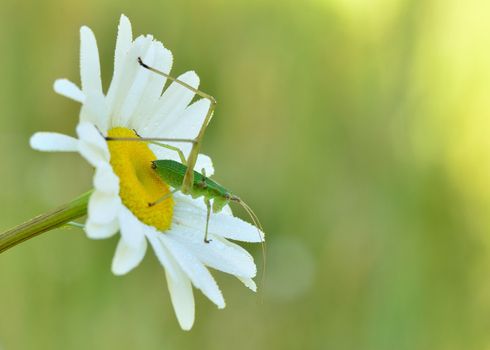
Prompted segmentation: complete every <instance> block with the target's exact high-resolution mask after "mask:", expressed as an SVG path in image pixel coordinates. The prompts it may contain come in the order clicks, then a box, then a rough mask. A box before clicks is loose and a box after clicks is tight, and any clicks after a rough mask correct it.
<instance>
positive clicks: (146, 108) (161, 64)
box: [129, 41, 172, 135]
mask: <svg viewBox="0 0 490 350" xmlns="http://www.w3.org/2000/svg"><path fill="white" fill-rule="evenodd" d="M151 48H152V50H148V52H147V57H146V58H144V59H143V62H144V63H145V64H147V65H148V66H150V67H153V68H155V69H157V70H159V71H162V72H164V73H168V72H170V69H171V67H172V53H171V52H170V51H169V50H167V49H166V48H164V47H163V44H162V43H160V42H158V41H154V42H152V45H151ZM150 52H153V55H149V54H150ZM141 69H144V70H147V69H146V68H143V67H141ZM149 73H150V74H149V76H148V80H147V81H146V83H145V85H144V90H143V91H142V92H141V98H140V100H139V102H138V104H137V106H136V108H135V110H134V112H133V117H132V118H131V120H130V123H129V127H131V128H134V129H136V130H140V131H141V132H143V133H144V128H145V127H148V126H149V125H150V122H151V120H152V119H153V111H154V110H155V106H156V104H157V102H158V100H159V98H160V95H161V94H162V90H163V86H164V85H165V81H166V80H167V79H166V77H164V76H162V75H160V74H157V73H155V72H149ZM142 135H143V134H142Z"/></svg>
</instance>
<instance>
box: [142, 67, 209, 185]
mask: <svg viewBox="0 0 490 350" xmlns="http://www.w3.org/2000/svg"><path fill="white" fill-rule="evenodd" d="M138 63H139V64H140V65H141V66H142V67H143V68H146V69H148V70H150V71H152V72H153V73H156V74H158V75H161V76H164V77H166V78H167V79H170V80H172V81H174V82H176V83H177V84H180V85H182V86H183V87H185V88H187V89H189V90H191V91H192V92H194V93H195V94H197V95H199V96H201V97H203V98H205V99H208V100H209V101H210V102H211V103H210V105H209V109H208V111H207V113H206V117H205V118H204V122H203V123H202V126H201V129H200V130H199V133H198V134H197V136H196V138H195V139H194V140H193V144H192V149H191V152H190V153H189V157H188V158H187V171H186V173H185V175H184V180H183V182H182V189H181V191H182V193H184V194H189V193H190V191H191V189H192V185H193V182H194V166H195V165H196V161H197V156H198V154H199V148H200V147H201V141H202V138H203V137H204V133H205V132H206V127H207V126H208V124H209V122H210V121H211V118H212V117H213V112H214V109H215V107H216V99H215V98H214V97H213V96H211V95H209V94H207V93H205V92H202V91H200V90H198V89H196V88H194V87H192V86H191V85H189V84H187V83H186V82H183V81H181V80H179V79H177V78H174V77H171V76H170V75H168V74H167V73H164V72H162V71H160V70H158V69H156V68H153V67H150V66H148V65H147V64H145V63H144V62H143V60H142V59H141V57H138Z"/></svg>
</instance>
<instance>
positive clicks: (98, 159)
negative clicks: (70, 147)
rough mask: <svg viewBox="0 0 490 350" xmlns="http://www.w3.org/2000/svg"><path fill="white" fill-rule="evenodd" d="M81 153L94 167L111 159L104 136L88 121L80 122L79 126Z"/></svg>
mask: <svg viewBox="0 0 490 350" xmlns="http://www.w3.org/2000/svg"><path fill="white" fill-rule="evenodd" d="M77 134H78V137H79V140H80V142H79V144H78V150H79V152H80V154H81V155H82V156H83V157H84V158H85V159H86V160H87V161H88V162H89V163H90V164H92V165H93V166H94V167H97V166H99V164H100V163H102V162H108V161H109V159H110V154H109V148H108V147H107V142H106V141H105V139H104V137H103V136H102V135H101V134H100V133H99V131H98V130H97V129H96V128H95V126H94V125H93V124H91V123H88V122H83V121H82V122H80V123H79V124H78V126H77Z"/></svg>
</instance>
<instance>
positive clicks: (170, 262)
mask: <svg viewBox="0 0 490 350" xmlns="http://www.w3.org/2000/svg"><path fill="white" fill-rule="evenodd" d="M160 235H162V233H160V232H158V231H156V230H155V229H154V228H150V227H148V230H147V231H146V236H147V238H148V240H149V241H150V243H151V245H152V247H153V251H154V252H155V255H156V256H157V258H158V260H159V261H160V263H161V264H162V266H163V268H164V269H165V275H166V277H167V284H168V290H169V292H170V298H171V299H172V305H173V306H174V310H175V314H176V316H177V320H178V321H179V324H180V326H181V327H182V329H184V330H189V329H191V328H192V325H193V324H194V295H193V294H192V285H191V282H190V279H189V277H187V275H186V274H185V273H184V271H183V270H182V269H181V267H180V266H179V264H178V263H177V262H176V261H175V259H174V257H173V256H172V254H170V252H169V251H168V249H167V248H166V247H165V246H164V245H163V244H162V242H161V241H160V240H159V239H158V237H159V236H160Z"/></svg>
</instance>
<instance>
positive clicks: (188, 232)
mask: <svg viewBox="0 0 490 350" xmlns="http://www.w3.org/2000/svg"><path fill="white" fill-rule="evenodd" d="M167 235H168V236H169V237H172V238H173V239H174V240H176V241H178V242H180V243H181V244H182V245H184V246H185V247H186V248H187V249H188V250H189V251H190V252H191V253H192V254H194V255H195V256H196V257H197V258H198V259H199V260H200V261H201V262H202V263H204V264H205V265H207V266H209V267H212V268H214V269H217V270H220V271H223V272H226V273H229V274H232V275H236V276H242V277H248V278H251V277H254V276H255V275H256V273H257V268H256V267H255V263H254V261H253V258H252V256H251V255H250V254H249V253H248V252H247V251H246V250H245V249H243V248H242V247H240V246H238V245H236V244H234V243H231V242H228V241H226V239H224V238H220V237H215V236H212V235H211V236H210V239H211V241H210V242H209V243H205V242H204V239H203V238H204V226H203V227H202V229H201V230H200V231H196V230H193V229H189V228H186V227H182V226H179V225H174V226H173V227H172V230H171V232H169V233H168V234H167Z"/></svg>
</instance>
